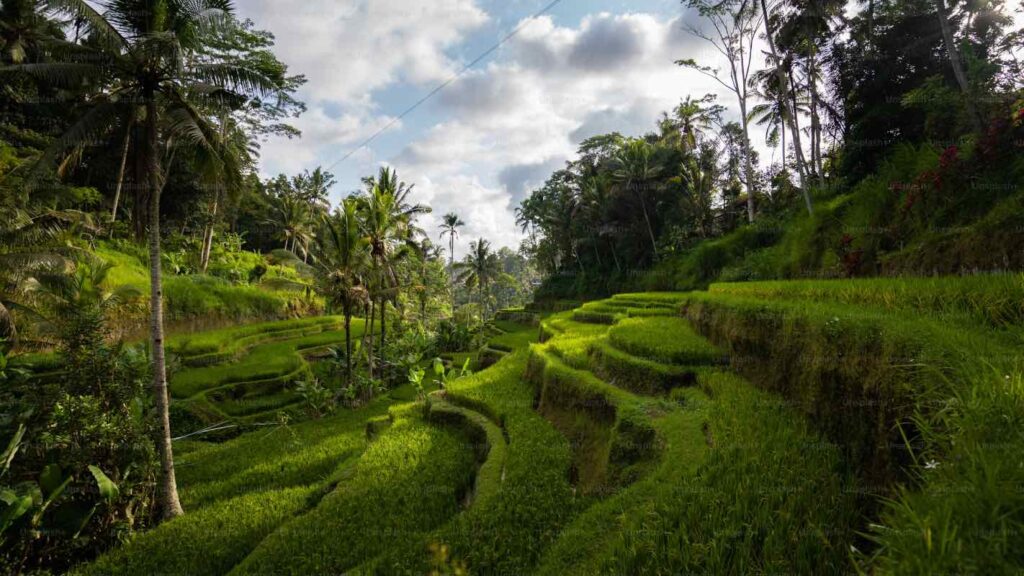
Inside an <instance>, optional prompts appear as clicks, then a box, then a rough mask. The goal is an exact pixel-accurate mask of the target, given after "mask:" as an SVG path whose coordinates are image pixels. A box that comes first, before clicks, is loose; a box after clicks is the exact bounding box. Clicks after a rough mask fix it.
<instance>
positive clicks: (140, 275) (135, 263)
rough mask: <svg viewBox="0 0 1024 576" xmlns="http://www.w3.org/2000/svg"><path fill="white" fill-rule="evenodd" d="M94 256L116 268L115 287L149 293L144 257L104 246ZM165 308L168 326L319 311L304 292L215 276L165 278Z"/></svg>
mask: <svg viewBox="0 0 1024 576" xmlns="http://www.w3.org/2000/svg"><path fill="white" fill-rule="evenodd" d="M94 253H95V254H96V256H98V257H99V258H101V259H103V260H104V261H106V262H108V263H110V264H113V266H114V267H113V269H111V271H110V272H109V273H108V281H109V283H110V284H111V286H112V287H117V286H132V287H134V288H136V289H138V290H140V291H141V292H142V293H143V294H148V293H149V270H148V268H147V266H146V264H145V262H144V260H142V259H141V258H140V254H130V253H127V252H124V251H121V250H119V249H118V248H116V247H114V246H113V245H110V244H108V243H100V244H98V245H97V246H96V248H95V249H94ZM164 307H165V313H166V319H167V321H168V322H174V321H185V320H197V321H202V322H210V321H211V320H213V319H215V318H219V319H223V320H241V319H264V320H267V319H277V318H285V317H288V316H292V315H294V314H295V313H296V311H298V310H304V309H310V308H316V307H317V303H315V302H312V301H307V299H306V298H305V297H304V295H303V294H302V293H301V292H290V291H282V290H268V289H263V288H260V287H258V286H251V285H234V284H231V283H229V282H227V281H225V280H221V279H220V278H217V277H214V276H175V275H172V274H165V276H164ZM136 316H137V317H131V318H122V319H121V322H122V323H125V324H130V323H135V324H138V323H140V322H142V323H144V320H145V318H144V313H140V314H137V315H136Z"/></svg>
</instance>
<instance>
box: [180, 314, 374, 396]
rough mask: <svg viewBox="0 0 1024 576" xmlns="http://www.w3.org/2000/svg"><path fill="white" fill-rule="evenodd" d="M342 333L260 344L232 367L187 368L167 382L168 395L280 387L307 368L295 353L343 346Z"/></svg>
mask: <svg viewBox="0 0 1024 576" xmlns="http://www.w3.org/2000/svg"><path fill="white" fill-rule="evenodd" d="M352 332H353V334H352V337H353V338H356V337H358V336H361V335H362V323H361V322H360V323H356V322H353V330H352ZM344 341H345V333H344V331H327V332H315V333H313V334H310V335H307V336H303V337H301V338H294V339H290V340H284V341H281V342H272V343H270V344H262V345H259V346H256V347H254V348H252V349H251V350H249V353H248V354H247V355H246V356H245V357H244V358H242V359H241V360H239V361H238V362H236V363H232V364H221V365H215V366H206V367H202V368H189V369H185V370H182V371H181V372H178V373H177V374H175V375H174V377H173V378H172V379H171V394H172V395H174V397H176V398H188V397H191V396H194V395H196V394H198V393H200V392H204V391H208V390H211V389H214V388H217V387H221V386H225V385H228V384H237V383H245V382H258V381H264V380H280V381H281V382H282V383H283V382H286V381H288V380H290V379H294V377H297V376H298V375H299V373H302V372H304V370H305V369H306V368H307V365H306V362H305V361H304V360H303V358H302V355H301V354H299V352H301V351H304V350H310V349H314V348H320V347H324V346H332V345H339V344H343V343H344Z"/></svg>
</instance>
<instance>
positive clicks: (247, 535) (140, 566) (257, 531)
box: [78, 487, 315, 576]
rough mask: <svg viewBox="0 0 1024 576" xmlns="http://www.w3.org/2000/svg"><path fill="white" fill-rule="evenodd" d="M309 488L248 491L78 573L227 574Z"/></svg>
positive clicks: (302, 501)
mask: <svg viewBox="0 0 1024 576" xmlns="http://www.w3.org/2000/svg"><path fill="white" fill-rule="evenodd" d="M314 493H315V489H313V488H309V487H299V488H286V489H282V490H268V491H261V490H251V491H247V492H246V493H245V494H244V495H242V496H238V497H236V498H232V499H230V500H224V501H222V502H218V503H217V504H214V505H212V506H209V507H206V508H203V509H201V510H197V511H193V512H190V513H188V514H186V515H184V516H181V517H180V518H176V519H174V520H171V521H169V522H166V523H164V524H161V525H160V527H159V528H157V529H155V530H150V531H149V532H145V533H143V534H140V535H139V536H137V537H135V538H134V539H133V540H132V541H131V542H130V543H129V544H127V545H124V546H121V547H120V548H116V549H115V550H114V551H113V552H111V553H109V554H107V555H105V556H103V557H101V558H100V559H99V560H97V561H96V562H94V563H92V564H89V565H87V566H85V567H84V568H83V569H82V570H80V571H79V572H78V574H82V575H89V576H91V575H97V576H99V575H104V576H111V575H116V574H124V575H126V576H130V575H136V574H192V575H196V576H198V575H210V576H213V575H219V574H227V573H228V572H229V571H230V570H231V568H232V567H233V566H235V565H236V564H237V563H238V562H240V561H242V560H243V559H244V558H245V557H246V555H248V553H249V551H250V550H252V549H253V548H255V547H256V546H258V545H259V543H260V542H261V541H262V540H263V539H264V538H265V537H266V536H267V535H268V534H270V533H272V532H273V531H274V530H276V529H277V527H278V526H280V525H281V523H282V522H285V521H287V520H288V519H290V518H292V517H294V516H295V515H296V514H299V513H301V512H302V511H303V510H304V509H305V508H306V506H308V504H309V501H310V499H311V498H312V497H313V496H314Z"/></svg>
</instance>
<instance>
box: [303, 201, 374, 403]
mask: <svg viewBox="0 0 1024 576" xmlns="http://www.w3.org/2000/svg"><path fill="white" fill-rule="evenodd" d="M358 210H359V206H358V204H357V202H356V201H355V200H354V199H352V198H348V199H346V200H344V201H343V202H342V204H341V206H340V207H339V208H338V209H337V210H336V211H335V212H334V213H333V214H331V215H330V216H327V217H326V218H324V222H323V227H322V230H321V231H320V234H318V235H317V237H316V245H315V246H316V251H315V254H314V258H313V266H314V269H315V270H316V272H317V281H318V283H319V284H320V289H321V291H322V293H323V294H325V295H326V296H327V298H328V301H329V302H330V303H331V304H333V305H335V306H338V307H340V308H341V312H342V314H343V315H344V316H345V358H346V361H345V362H346V365H345V378H346V380H347V383H348V384H349V385H351V384H352V316H353V315H355V313H356V311H357V310H359V309H360V308H361V307H363V306H365V305H366V302H367V301H368V299H369V291H368V290H367V287H366V280H365V276H366V274H367V272H368V271H369V256H370V252H369V246H370V245H369V243H368V242H367V240H366V237H365V236H363V234H362V230H360V226H359V212H358Z"/></svg>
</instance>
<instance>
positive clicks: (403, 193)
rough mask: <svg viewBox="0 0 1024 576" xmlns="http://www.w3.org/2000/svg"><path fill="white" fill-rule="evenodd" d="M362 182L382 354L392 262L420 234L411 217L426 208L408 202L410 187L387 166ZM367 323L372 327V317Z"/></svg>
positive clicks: (395, 282)
mask: <svg viewBox="0 0 1024 576" xmlns="http://www.w3.org/2000/svg"><path fill="white" fill-rule="evenodd" d="M365 182H366V185H367V191H366V193H365V194H364V195H362V196H360V197H359V202H360V204H359V206H360V212H361V213H362V219H361V220H362V225H363V233H364V235H365V236H366V241H367V243H368V244H369V246H370V258H371V262H372V263H373V268H374V278H373V282H374V283H375V284H376V286H375V288H376V291H377V295H376V298H375V301H376V302H377V304H378V305H379V306H380V321H381V326H380V346H381V352H382V353H383V349H384V342H385V339H386V338H387V317H386V308H387V306H386V304H387V302H388V301H394V300H395V291H396V290H397V287H398V284H399V283H398V275H397V273H396V271H395V264H396V263H397V262H398V261H399V260H401V259H402V258H404V257H405V256H406V255H408V254H409V253H410V251H409V250H406V249H405V248H413V247H414V242H413V241H414V239H415V238H416V237H418V236H423V235H424V233H423V230H421V229H419V228H418V227H416V224H415V220H416V217H417V216H419V215H421V214H428V213H429V212H430V207H429V206H424V205H421V204H411V203H410V200H409V196H410V194H411V193H412V186H409V185H407V184H406V183H405V182H402V181H400V180H399V179H398V173H397V172H395V171H394V170H391V169H390V168H386V167H385V168H381V170H380V173H379V174H378V175H377V177H375V178H373V177H371V178H367V179H366V180H365ZM372 315H373V313H372V312H371V317H372ZM370 325H371V328H372V326H373V322H372V319H371V323H370ZM371 340H372V338H371ZM371 355H372V351H371ZM383 360H384V359H383V357H382V358H381V361H382V362H383Z"/></svg>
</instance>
